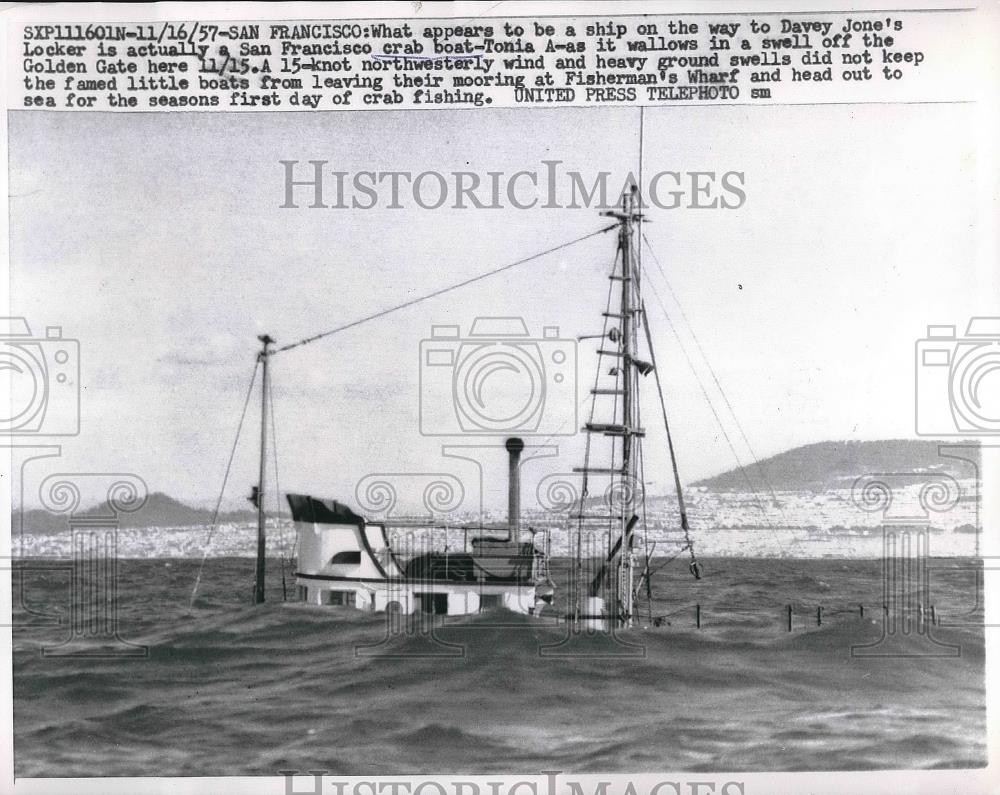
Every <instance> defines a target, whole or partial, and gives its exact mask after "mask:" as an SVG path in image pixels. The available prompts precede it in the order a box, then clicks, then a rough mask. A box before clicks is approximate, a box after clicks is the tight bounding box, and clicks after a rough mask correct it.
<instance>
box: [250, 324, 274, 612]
mask: <svg viewBox="0 0 1000 795" xmlns="http://www.w3.org/2000/svg"><path fill="white" fill-rule="evenodd" d="M257 339H259V340H260V341H261V343H262V344H263V347H262V348H261V351H260V353H259V354H257V358H258V360H259V361H260V363H261V371H262V372H261V376H262V377H261V381H260V385H261V386H260V475H259V478H258V482H257V576H256V578H255V579H254V589H253V603H254V604H255V605H259V604H261V603H262V602H263V601H264V574H265V571H266V563H265V561H266V557H265V547H266V544H267V535H266V533H265V529H264V522H265V520H266V519H267V515H266V513H265V510H264V495H265V494H266V493H267V492H266V490H265V486H266V484H265V479H266V476H267V401H268V394H269V391H270V390H269V387H270V382H269V380H268V372H267V365H268V360H269V359H270V358H271V351H270V346H271V345H273V344H274V340H273V339H271V338H270V337H269V336H268V335H267V334H261V335H260V336H259V337H257Z"/></svg>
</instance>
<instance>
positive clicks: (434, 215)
mask: <svg viewBox="0 0 1000 795" xmlns="http://www.w3.org/2000/svg"><path fill="white" fill-rule="evenodd" d="M973 110H974V108H973V106H971V105H909V106H902V105H899V106H831V107H816V106H810V107H783V108H782V107H756V108H754V107H704V108H694V107H686V108H661V109H651V110H648V111H647V112H646V116H645V147H644V163H643V167H644V170H645V172H646V174H647V175H648V174H650V173H655V172H656V171H666V170H670V171H696V170H697V171H715V172H719V173H721V172H726V171H740V172H743V173H744V175H745V177H744V189H745V191H746V197H747V198H746V202H745V204H744V205H743V206H742V207H741V208H740V209H737V210H728V211H727V210H693V209H676V210H660V209H656V208H653V209H652V210H651V211H650V213H649V215H650V220H651V223H649V224H647V225H646V234H647V236H648V237H649V239H650V241H651V243H652V246H653V248H654V249H655V251H656V253H657V257H658V258H659V261H660V262H661V263H662V265H663V266H664V268H665V270H666V275H667V277H668V278H669V287H668V286H667V284H666V282H665V280H664V277H663V275H662V274H661V273H660V272H659V270H658V269H657V268H656V266H655V264H654V263H653V262H652V260H651V258H650V257H648V255H647V256H645V257H644V265H645V272H646V282H645V283H646V287H647V290H646V293H647V304H648V306H649V309H650V320H651V325H652V327H653V332H654V337H655V340H656V344H657V356H658V359H659V361H660V365H661V373H662V374H663V377H664V380H665V387H666V398H667V401H668V407H669V409H670V412H671V417H672V424H673V427H674V428H675V430H676V437H677V438H676V443H677V447H678V457H679V460H680V465H681V467H682V477H683V479H684V480H685V481H691V480H694V479H696V478H698V477H703V476H706V475H710V474H713V473H716V472H719V471H722V470H726V469H730V468H732V467H733V466H735V465H736V463H737V461H736V456H738V457H739V460H741V461H742V462H743V463H749V462H751V461H752V459H753V456H752V454H751V451H750V449H749V448H752V451H753V453H755V454H756V455H757V456H758V457H760V458H763V457H766V456H768V455H772V454H774V453H777V452H781V451H783V450H786V449H788V448H791V447H794V446H797V445H801V444H806V443H809V442H815V441H821V440H827V439H880V438H901V437H904V438H905V437H912V436H913V435H914V431H913V426H914V420H913V408H912V406H913V391H914V363H913V357H914V342H915V341H916V340H917V339H918V338H920V337H921V336H922V335H923V334H924V332H925V327H926V326H927V325H928V324H929V323H951V324H957V325H960V326H964V324H965V322H966V320H967V318H968V316H969V314H970V313H971V312H975V311H977V310H979V309H981V307H979V306H977V301H979V300H981V296H978V295H977V292H978V290H977V287H976V285H977V280H976V276H975V267H974V263H975V257H976V245H977V236H976V233H977V230H976V225H975V221H976V217H975V201H976V183H975V176H976V161H975V148H974V143H975V141H974V137H973V126H974V125H973V122H974V118H973ZM638 117H639V112H638V110H636V109H622V108H617V109H586V110H569V109H561V110H496V111H476V112H471V111H429V112H399V113H361V112H358V113H308V114H307V113H286V114H279V113H261V114H244V115H240V116H239V117H238V118H237V117H235V116H233V115H227V114H223V113H211V114H209V113H205V114H201V113H177V114H128V115H126V114H122V115H111V114H106V115H101V114H83V113H76V114H68V113H65V114H64V113H52V114H45V113H31V112H15V113H11V115H10V164H11V166H10V169H11V170H10V193H11V196H12V198H11V201H10V207H11V296H12V306H13V309H14V312H15V314H22V315H24V316H26V317H27V319H28V321H29V323H30V324H31V325H32V330H33V331H35V332H36V333H44V327H45V326H46V325H61V326H63V329H64V333H65V334H66V335H67V336H72V337H76V338H78V339H79V340H80V345H81V351H82V353H81V368H82V383H83V387H84V389H83V398H82V408H81V410H82V430H81V434H80V436H79V438H76V439H72V440H70V441H68V442H66V443H65V447H64V451H63V456H62V461H61V462H60V468H62V469H63V470H64V471H66V470H73V469H79V470H89V471H94V470H102V469H103V470H109V471H131V472H135V473H137V474H139V475H141V476H142V477H143V478H144V479H145V480H146V481H147V483H148V484H149V486H150V489H151V490H153V491H166V492H168V493H170V494H171V495H174V496H176V497H179V498H181V499H184V500H187V501H192V502H196V503H199V504H208V503H211V502H212V501H213V500H214V498H215V496H216V494H217V493H218V490H219V487H220V484H221V479H222V475H223V471H224V469H225V464H226V459H227V456H228V454H229V448H230V445H231V443H232V438H233V434H234V432H235V428H236V423H237V420H238V418H239V412H240V408H241V406H242V402H243V395H244V393H245V390H246V387H247V382H248V379H249V376H250V373H251V371H252V369H253V364H254V357H255V354H256V350H257V347H258V343H257V341H256V335H257V334H259V333H263V332H268V333H270V334H271V335H272V336H274V337H276V338H277V339H278V341H279V343H285V342H291V341H293V340H295V339H298V338H300V337H303V336H306V335H309V334H311V333H314V332H317V331H320V330H323V329H325V328H329V327H332V326H336V325H338V324H341V323H344V322H347V321H350V320H353V319H355V318H357V317H360V316H363V315H366V314H368V313H371V312H374V311H377V310H380V309H383V308H385V307H389V306H392V305H394V304H397V303H400V302H402V301H406V300H408V299H410V298H413V297H416V296H418V295H420V294H422V293H425V292H429V291H432V290H434V289H438V288H441V287H444V286H447V285H449V284H451V283H453V282H458V281H462V280H463V279H467V278H469V277H471V276H474V275H476V274H478V273H480V272H483V271H485V270H489V269H492V268H494V267H498V266H501V265H504V264H507V263H510V262H513V261H514V260H517V259H519V258H521V257H525V256H528V255H531V254H534V253H535V252H538V251H541V250H543V249H546V248H549V247H552V246H555V245H558V244H560V243H563V242H566V241H569V240H573V239H574V238H577V237H580V236H581V235H584V234H587V233H588V232H591V231H594V230H596V229H599V228H600V227H601V226H602V225H604V224H606V222H607V219H604V218H601V217H600V216H599V214H598V213H597V212H596V211H594V210H592V209H534V210H516V209H502V210H476V209H465V210H454V209H439V210H422V209H419V208H412V207H411V208H410V209H406V210H392V209H374V210H367V211H360V210H357V211H351V210H344V209H309V208H306V207H305V206H303V207H302V208H301V209H296V210H293V209H280V207H279V205H280V204H281V203H282V201H283V198H284V187H283V168H282V166H281V165H280V164H279V161H281V160H300V161H307V160H315V159H320V160H328V161H330V166H329V168H330V169H331V170H334V169H335V170H342V171H348V172H354V171H358V170H376V171H378V170H407V171H411V172H420V171H424V170H437V171H442V172H451V171H454V170H471V171H476V172H479V173H483V174H485V172H487V171H504V172H507V173H508V174H510V173H513V172H515V171H518V170H521V169H529V170H536V169H541V168H542V165H541V161H543V160H546V159H558V160H562V161H564V166H563V168H566V169H577V170H579V171H581V172H583V173H584V174H589V175H591V177H592V176H593V175H594V174H595V173H596V172H597V171H599V170H605V171H610V172H612V173H613V174H615V175H617V176H616V177H614V178H612V179H611V180H610V183H611V184H612V185H619V184H621V182H622V181H623V180H624V176H625V175H626V174H627V173H628V172H629V171H630V170H634V169H636V168H637V165H638V129H639V124H638ZM613 246H614V239H613V237H612V236H609V235H604V236H600V237H596V238H592V239H590V240H587V241H585V242H584V243H582V244H579V245H577V246H574V247H572V248H569V249H566V250H564V251H560V252H559V253H557V254H554V255H551V256H548V257H546V258H544V259H541V260H539V261H537V262H533V263H531V264H530V265H526V266H523V267H519V268H516V269H513V270H511V271H509V272H506V273H504V274H502V275H499V276H495V277H492V278H490V279H488V280H485V281H482V282H479V283H477V284H475V285H472V286H469V287H467V288H463V289H462V290H461V291H459V292H456V293H452V294H449V295H447V296H442V297H440V298H436V299H433V300H431V301H428V302H425V303H422V304H419V305H418V306H415V307H412V308H409V309H406V310H403V311H401V312H399V313H396V314H393V315H391V316H389V317H386V318H383V319H380V320H376V321H374V322H372V323H369V324H366V325H363V326H360V327H358V328H356V329H353V330H351V331H347V332H345V333H342V334H339V335H337V336H335V337H332V338H329V339H326V340H323V341H321V342H318V343H316V344H313V345H310V346H305V347H302V348H298V349H296V350H293V351H289V352H287V353H285V354H281V355H280V356H278V357H276V358H275V359H274V361H273V378H274V392H275V405H276V423H277V442H278V452H279V470H280V480H281V486H282V488H283V489H284V490H295V491H305V492H313V493H316V494H322V495H324V496H329V497H340V498H344V499H346V500H347V501H349V502H353V499H354V491H355V486H356V484H357V482H358V481H359V480H360V479H361V478H362V477H364V476H365V475H367V474H369V473H372V472H390V473H407V472H414V471H420V472H453V473H454V474H455V475H457V476H458V477H461V478H463V479H464V478H468V477H469V472H470V470H469V469H468V468H463V467H462V466H461V465H460V464H458V463H457V462H455V461H453V460H452V461H449V460H448V459H445V458H443V457H442V455H441V445H442V443H449V442H450V443H455V442H460V441H461V440H460V439H455V438H452V439H447V438H429V437H424V436H422V435H421V434H420V427H419V400H418V393H419V367H420V356H419V345H420V341H421V340H422V339H425V338H426V337H428V336H429V334H430V330H431V326H432V325H435V324H457V325H459V326H461V328H462V330H463V333H464V332H466V331H468V329H469V328H470V326H471V323H472V321H473V320H474V319H475V318H476V317H477V316H485V315H492V316H499V315H517V316H522V317H523V318H524V319H525V322H526V323H527V325H528V327H529V330H530V331H531V333H532V334H533V335H535V336H538V335H540V334H541V330H542V327H543V326H558V327H559V328H560V332H561V336H563V337H574V336H576V335H578V334H585V333H589V332H594V331H597V330H599V328H600V322H601V318H600V312H601V311H602V310H603V308H604V301H605V296H606V290H607V285H608V282H607V280H606V278H605V275H606V274H607V273H608V271H609V268H610V265H611V257H612V255H613ZM653 290H655V291H656V292H657V293H659V295H660V296H661V297H662V298H663V299H664V306H665V307H666V310H667V312H669V314H670V317H671V320H672V321H673V322H674V324H675V325H676V326H677V328H678V330H680V331H681V339H680V341H678V339H677V338H676V337H675V335H674V334H673V333H672V332H671V330H670V326H669V325H668V323H667V321H666V319H665V317H664V314H663V312H662V310H661V307H660V305H659V302H658V301H657V299H656V297H655V296H654V294H653V292H652V291H653ZM671 290H672V292H671ZM678 301H679V303H680V307H682V309H683V314H682V313H681V310H680V309H679V308H678ZM685 318H686V319H687V323H686V322H685ZM692 330H693V332H694V335H696V337H697V342H698V343H699V344H700V349H699V345H696V344H695V342H694V338H693V337H692V336H691V331H692ZM681 344H683V346H684V349H686V350H687V353H688V356H689V357H690V358H691V360H692V362H693V363H694V365H695V367H694V369H692V367H691V366H690V365H689V362H688V360H687V357H686V356H685V355H684V352H683V350H682V348H681ZM594 348H595V346H594V345H593V344H591V343H589V342H584V343H581V344H580V366H579V372H580V375H581V382H582V383H586V382H587V381H589V380H591V379H592V378H593V366H594V357H593V354H592V351H593V349H594ZM701 352H703V353H704V357H705V358H704V359H703V358H702V355H701ZM705 359H707V361H708V362H710V363H711V366H712V368H714V372H715V375H716V376H717V378H718V382H719V383H720V384H721V385H722V386H723V388H724V390H725V395H726V398H727V399H728V403H729V405H730V406H731V408H732V411H730V409H729V407H728V406H727V405H726V400H725V399H723V398H722V396H721V395H720V394H719V392H718V389H717V388H716V385H715V382H714V379H713V378H712V375H711V373H710V372H709V371H708V369H707V368H706V366H705ZM699 380H700V381H701V383H702V384H704V388H705V390H706V391H707V392H708V394H709V397H711V403H709V402H708V401H706V399H705V395H704V394H703V392H702V387H701V386H699ZM648 386H649V387H650V389H649V390H648V391H647V393H646V396H647V400H646V402H645V404H644V406H645V410H646V414H645V417H646V423H645V424H646V425H647V426H650V428H651V430H650V435H649V438H648V439H647V447H646V455H647V478H648V479H649V480H650V481H652V486H651V487H652V488H653V490H655V491H667V490H668V489H669V485H668V484H669V482H670V480H671V478H670V473H669V470H668V469H667V468H666V466H665V462H666V458H665V455H664V439H663V435H662V434H660V433H657V432H656V431H654V430H652V428H654V427H655V423H654V422H653V420H652V419H651V418H652V417H655V416H656V412H657V411H658V407H657V404H656V398H655V391H653V389H652V387H653V385H652V382H650V383H649V384H648ZM585 391H586V387H585V388H584V391H583V394H585ZM710 405H712V406H714V407H715V410H716V412H718V415H719V417H720V418H721V421H722V423H721V426H720V423H719V422H718V421H717V420H716V418H715V416H714V415H713V412H712V410H711V408H710ZM734 414H735V419H734ZM737 420H738V425H737ZM257 423H258V412H257V407H256V405H255V406H254V407H253V411H252V412H251V415H250V417H249V418H248V425H247V429H246V430H247V433H246V436H245V439H244V444H243V446H242V447H241V451H240V455H239V456H238V458H237V464H236V469H235V470H234V474H233V477H232V483H231V486H230V489H229V492H228V495H227V500H226V501H227V503H229V504H234V503H235V502H237V501H238V500H239V499H240V498H241V497H242V496H243V495H244V494H245V493H247V492H248V490H249V484H250V483H252V482H255V481H256V474H255V460H254V456H255V449H256V434H257V432H258V431H257V427H258V426H257ZM723 429H724V431H725V434H728V436H729V437H730V440H731V443H732V446H733V447H735V450H736V455H735V456H734V453H733V451H732V450H731V449H730V443H727V441H726V438H725V435H724V433H723ZM744 433H745V439H744V436H743V434H744ZM536 441H540V440H536ZM549 441H550V443H553V444H558V445H559V455H558V456H557V457H555V458H553V459H550V460H548V461H547V462H546V463H545V466H544V467H543V466H542V462H537V464H536V465H534V466H535V467H537V468H536V469H535V470H534V473H533V475H538V476H540V475H542V474H545V473H546V472H553V471H561V472H567V471H569V470H571V469H572V467H573V466H578V465H579V464H580V463H581V459H580V457H581V451H582V440H581V438H580V436H579V435H577V436H572V437H559V438H556V439H553V440H549ZM484 460H485V461H487V463H488V465H489V466H496V467H500V466H501V465H502V463H503V453H502V452H500V451H496V452H495V453H494V454H492V455H487V456H486V458H485V459H484ZM501 471H502V470H499V469H498V470H497V472H498V473H499V472H501ZM527 474H528V473H527V472H526V476H527ZM488 479H489V480H490V482H491V484H493V485H491V486H490V487H489V488H488V490H487V495H486V503H487V505H488V506H495V505H499V504H502V501H503V500H502V496H501V495H502V493H503V488H504V484H503V480H502V477H501V476H500V475H499V474H498V475H497V478H493V477H492V474H490V475H489V478H488ZM529 488H530V483H529ZM530 502H531V501H530V500H527V499H526V505H529V504H530Z"/></svg>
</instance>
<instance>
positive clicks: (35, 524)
mask: <svg viewBox="0 0 1000 795" xmlns="http://www.w3.org/2000/svg"><path fill="white" fill-rule="evenodd" d="M107 513H108V508H107V506H106V505H95V506H93V507H92V508H88V509H87V510H85V511H81V512H80V514H79V515H80V516H84V517H87V516H100V515H102V514H107ZM256 516H257V514H256V513H255V512H253V511H250V510H246V511H231V512H226V513H222V514H220V515H219V521H220V522H246V521H252V520H254V519H255V518H256ZM211 521H212V511H210V510H207V509H203V508H192V507H191V506H189V505H185V504H184V503H182V502H180V501H178V500H175V499H174V498H173V497H170V496H168V495H166V494H164V493H162V492H154V493H153V494H150V495H149V498H148V499H147V500H146V504H145V505H143V507H142V508H141V509H140V510H138V511H136V512H135V513H130V514H123V515H122V516H121V517H120V526H121V527H134V528H148V527H187V526H191V525H207V524H210V523H211ZM68 527H69V525H68V517H67V516H65V515H63V514H53V513H49V512H48V511H46V510H43V509H40V508H36V509H33V510H29V511H25V513H24V531H25V532H26V533H56V532H59V531H60V530H66V529H67V528H68ZM11 529H12V532H14V533H16V532H17V530H18V523H17V514H16V513H15V514H13V515H12V516H11Z"/></svg>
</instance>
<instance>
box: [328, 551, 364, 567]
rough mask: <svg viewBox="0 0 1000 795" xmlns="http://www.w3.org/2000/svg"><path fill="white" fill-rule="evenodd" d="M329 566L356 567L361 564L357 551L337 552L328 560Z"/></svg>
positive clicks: (359, 554)
mask: <svg viewBox="0 0 1000 795" xmlns="http://www.w3.org/2000/svg"><path fill="white" fill-rule="evenodd" d="M330 563H331V564H338V565H340V564H349V565H354V566H357V565H358V564H359V563H361V553H360V552H359V551H358V550H354V551H349V552H338V553H337V554H336V555H334V556H333V557H332V558H330Z"/></svg>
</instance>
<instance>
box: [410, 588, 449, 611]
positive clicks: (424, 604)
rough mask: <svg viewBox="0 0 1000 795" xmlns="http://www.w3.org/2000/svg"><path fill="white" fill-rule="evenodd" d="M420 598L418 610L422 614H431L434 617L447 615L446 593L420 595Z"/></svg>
mask: <svg viewBox="0 0 1000 795" xmlns="http://www.w3.org/2000/svg"><path fill="white" fill-rule="evenodd" d="M417 596H419V597H420V609H421V611H423V612H424V613H433V614H434V615H436V616H444V615H447V614H448V594H446V593H422V594H417Z"/></svg>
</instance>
